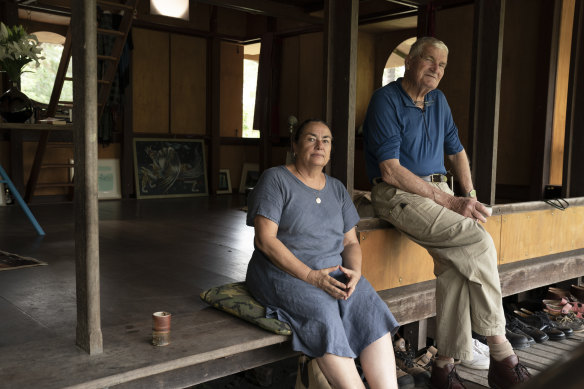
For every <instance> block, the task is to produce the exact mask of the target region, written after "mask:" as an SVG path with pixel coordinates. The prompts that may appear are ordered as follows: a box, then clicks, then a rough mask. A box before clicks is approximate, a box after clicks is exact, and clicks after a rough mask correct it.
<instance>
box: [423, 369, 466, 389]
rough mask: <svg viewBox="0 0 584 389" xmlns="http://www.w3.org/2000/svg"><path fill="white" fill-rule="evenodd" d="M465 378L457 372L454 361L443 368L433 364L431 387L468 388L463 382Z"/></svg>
mask: <svg viewBox="0 0 584 389" xmlns="http://www.w3.org/2000/svg"><path fill="white" fill-rule="evenodd" d="M462 382H463V380H462V378H460V376H459V375H458V374H457V373H456V368H455V367H454V364H453V363H449V364H447V365H446V366H444V367H443V368H439V367H438V366H436V362H434V363H433V364H432V376H431V377H430V388H432V389H466V387H465V386H464V385H463V384H462Z"/></svg>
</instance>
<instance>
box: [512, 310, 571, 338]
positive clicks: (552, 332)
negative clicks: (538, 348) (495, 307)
mask: <svg viewBox="0 0 584 389" xmlns="http://www.w3.org/2000/svg"><path fill="white" fill-rule="evenodd" d="M513 315H514V316H515V317H516V318H517V319H518V320H519V321H520V322H522V323H524V324H528V325H530V326H533V327H535V328H538V329H540V330H542V331H543V332H545V333H546V335H547V336H548V337H549V339H551V340H564V339H566V335H565V334H564V333H563V332H562V331H560V330H559V329H557V328H553V327H550V326H548V325H547V324H546V323H545V322H544V320H543V319H542V318H541V317H539V316H534V315H527V314H526V313H525V312H521V311H513ZM524 332H525V331H524ZM536 341H537V339H536Z"/></svg>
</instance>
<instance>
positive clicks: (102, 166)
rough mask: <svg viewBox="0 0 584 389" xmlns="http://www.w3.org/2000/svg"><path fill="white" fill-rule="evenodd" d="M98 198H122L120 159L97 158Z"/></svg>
mask: <svg viewBox="0 0 584 389" xmlns="http://www.w3.org/2000/svg"><path fill="white" fill-rule="evenodd" d="M97 198H98V199H99V200H111V199H121V198H122V192H121V184H120V160H119V159H115V158H104V159H98V160H97Z"/></svg>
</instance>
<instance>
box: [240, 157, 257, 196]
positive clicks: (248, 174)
mask: <svg viewBox="0 0 584 389" xmlns="http://www.w3.org/2000/svg"><path fill="white" fill-rule="evenodd" d="M259 178H260V166H259V164H257V163H249V162H246V163H244V164H243V168H242V170H241V181H240V183H239V193H245V190H246V189H248V188H253V187H254V186H255V185H256V184H257V182H258V180H259Z"/></svg>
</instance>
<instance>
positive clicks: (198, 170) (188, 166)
mask: <svg viewBox="0 0 584 389" xmlns="http://www.w3.org/2000/svg"><path fill="white" fill-rule="evenodd" d="M134 178H135V181H136V197H137V198H138V199H146V198H172V197H193V196H207V195H208V194H209V191H208V183H207V164H206V158H205V142H204V141H203V140H202V139H163V138H134Z"/></svg>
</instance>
